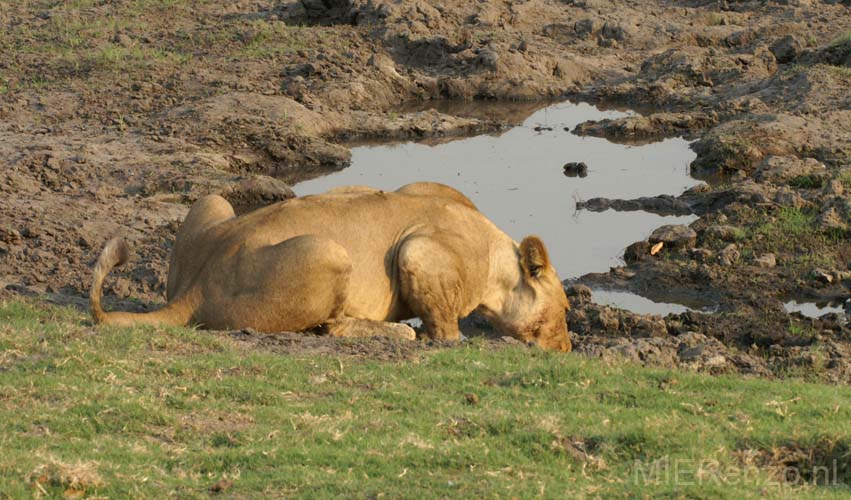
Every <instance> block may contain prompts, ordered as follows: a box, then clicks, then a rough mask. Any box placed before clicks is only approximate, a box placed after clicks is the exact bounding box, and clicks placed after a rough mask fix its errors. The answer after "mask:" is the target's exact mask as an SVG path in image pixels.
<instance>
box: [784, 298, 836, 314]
mask: <svg viewBox="0 0 851 500" xmlns="http://www.w3.org/2000/svg"><path fill="white" fill-rule="evenodd" d="M783 307H784V308H785V309H786V312H788V313H793V312H799V313H801V314H803V315H804V316H806V317H808V318H820V317H822V316H824V315H825V314H829V313H836V314H847V313H848V312H847V311H846V310H845V308H844V307H843V304H842V303H834V302H798V301H796V300H791V301H789V302H787V303H785V304H783Z"/></svg>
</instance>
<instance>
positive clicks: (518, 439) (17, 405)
mask: <svg viewBox="0 0 851 500" xmlns="http://www.w3.org/2000/svg"><path fill="white" fill-rule="evenodd" d="M84 320H85V318H84V316H82V315H81V314H80V313H79V312H77V311H73V310H68V309H61V308H51V307H43V306H38V307H36V306H35V305H33V304H30V303H27V302H5V303H3V302H0V450H2V452H0V498H4V497H10V498H29V497H33V496H35V497H39V496H43V497H60V498H61V497H63V496H64V497H66V498H81V497H85V496H88V497H94V496H99V497H110V498H121V497H126V496H133V497H147V498H162V497H166V496H176V497H189V498H191V497H207V496H209V495H217V494H218V495H221V496H225V497H232V496H235V497H282V496H286V497H289V496H309V497H337V496H347V497H350V496H351V497H382V496H384V497H389V498H398V497H408V498H410V497H428V498H431V497H446V496H449V497H486V498H491V497H500V498H504V497H511V496H517V497H532V496H543V497H552V498H565V497H572V498H582V497H600V496H603V497H611V496H621V497H645V496H646V497H651V496H653V497H658V496H663V497H671V498H681V497H686V498H718V497H728V498H746V497H766V496H768V497H786V496H789V495H794V496H801V497H809V498H827V497H836V498H840V497H841V498H847V496H848V495H849V493H851V489H850V488H849V487H848V486H846V484H848V483H851V469H849V461H850V460H851V457H849V448H851V446H849V445H851V425H850V424H849V422H851V407H849V404H848V403H849V401H851V390H849V388H847V387H833V386H824V385H813V384H807V383H802V382H790V381H766V380H754V379H742V378H737V377H711V376H706V375H700V374H692V373H685V372H678V371H666V370H655V369H646V368H641V367H638V366H633V365H629V364H624V365H619V366H610V365H606V364H603V363H601V362H599V361H596V360H589V359H585V358H582V357H579V356H577V355H558V354H549V353H545V352H541V351H538V350H529V349H526V348H522V347H512V348H505V349H496V350H495V349H493V348H492V347H488V346H487V345H486V344H483V343H479V342H475V341H474V342H471V343H469V344H467V345H465V346H464V347H459V348H453V349H445V350H441V351H436V352H435V351H432V352H425V351H424V352H423V353H422V354H421V355H420V356H418V357H416V358H415V359H413V360H410V361H405V362H379V361H373V360H365V359H358V358H352V357H341V358H337V357H334V356H327V355H326V356H315V357H310V356H306V355H283V354H280V353H277V354H276V353H272V352H264V351H259V350H256V349H254V350H250V349H247V348H246V347H245V346H244V345H241V344H240V343H239V342H238V341H235V340H232V339H230V338H228V337H225V336H221V335H216V334H212V333H206V332H200V331H192V330H187V329H170V330H159V329H148V328H146V329H137V330H121V329H103V330H99V331H94V330H93V329H91V328H90V327H87V326H86V325H85V323H84ZM784 466H789V469H788V470H784V469H783V467H784ZM783 477H786V478H788V479H789V480H788V481H783V480H782V478H783ZM813 483H818V484H813Z"/></svg>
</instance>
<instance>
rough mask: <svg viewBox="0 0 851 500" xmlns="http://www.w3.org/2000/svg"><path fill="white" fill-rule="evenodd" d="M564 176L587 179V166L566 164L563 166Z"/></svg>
mask: <svg viewBox="0 0 851 500" xmlns="http://www.w3.org/2000/svg"><path fill="white" fill-rule="evenodd" d="M564 175H566V176H568V177H587V176H588V165H586V164H585V163H584V162H581V161H580V162H568V163H565V164H564Z"/></svg>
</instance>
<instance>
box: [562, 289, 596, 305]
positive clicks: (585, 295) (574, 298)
mask: <svg viewBox="0 0 851 500" xmlns="http://www.w3.org/2000/svg"><path fill="white" fill-rule="evenodd" d="M564 293H565V294H566V295H567V298H568V299H569V300H570V301H571V303H573V304H577V303H578V304H583V303H585V302H590V301H591V289H590V288H589V287H587V286H585V285H570V286H569V287H567V288H566V289H565V291H564Z"/></svg>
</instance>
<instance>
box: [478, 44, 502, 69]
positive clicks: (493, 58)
mask: <svg viewBox="0 0 851 500" xmlns="http://www.w3.org/2000/svg"><path fill="white" fill-rule="evenodd" d="M478 55H479V59H478V61H479V64H481V65H482V66H484V67H485V68H487V69H489V70H491V71H496V69H497V64H498V63H499V54H498V53H497V52H496V50H494V49H492V48H490V47H486V48H484V49H481V50H479V54H478Z"/></svg>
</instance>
